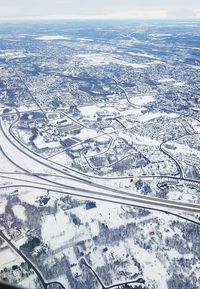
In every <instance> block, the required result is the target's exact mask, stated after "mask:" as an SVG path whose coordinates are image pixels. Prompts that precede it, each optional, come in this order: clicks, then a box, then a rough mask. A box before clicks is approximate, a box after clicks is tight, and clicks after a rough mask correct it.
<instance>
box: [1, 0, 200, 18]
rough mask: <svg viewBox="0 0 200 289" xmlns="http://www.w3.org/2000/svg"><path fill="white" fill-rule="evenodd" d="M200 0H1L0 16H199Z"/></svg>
mask: <svg viewBox="0 0 200 289" xmlns="http://www.w3.org/2000/svg"><path fill="white" fill-rule="evenodd" d="M197 11H200V1H199V0H56V1H55V0H54V1H53V0H0V18H34V17H36V18H65V17H66V18H108V17H109V16H110V17H111V18H166V17H172V18H173V17H197V16H198V15H199V12H197Z"/></svg>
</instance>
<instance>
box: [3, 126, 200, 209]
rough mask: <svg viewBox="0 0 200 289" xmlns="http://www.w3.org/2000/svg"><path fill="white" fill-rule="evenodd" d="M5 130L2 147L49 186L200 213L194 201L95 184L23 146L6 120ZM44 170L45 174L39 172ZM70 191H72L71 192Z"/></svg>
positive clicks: (9, 157) (6, 153)
mask: <svg viewBox="0 0 200 289" xmlns="http://www.w3.org/2000/svg"><path fill="white" fill-rule="evenodd" d="M0 130H1V135H2V136H1V149H2V151H3V154H4V156H5V157H7V158H8V159H9V160H10V161H11V162H12V163H13V164H14V165H15V166H16V167H18V168H19V169H20V170H22V171H24V172H25V173H30V174H32V176H33V177H35V178H36V179H40V180H42V182H45V184H48V185H49V189H51V187H52V188H54V187H55V186H57V187H59V188H60V189H65V190H67V191H68V190H69V191H70V192H72V193H73V195H77V196H79V197H80V196H81V197H86V198H94V199H97V198H98V199H100V200H106V201H113V202H118V203H121V204H128V205H133V206H141V207H148V208H149V207H150V208H157V209H161V210H162V209H164V210H168V211H171V210H178V211H185V212H193V213H200V205H199V204H192V203H183V202H178V201H171V200H166V199H159V198H154V197H149V196H143V195H138V194H134V193H130V192H128V191H122V190H118V189H115V188H112V187H107V186H104V185H101V184H98V183H95V182H94V181H93V180H91V179H89V178H87V179H86V178H83V177H78V176H77V175H73V174H72V173H68V172H66V171H64V170H63V169H60V168H59V166H57V167H56V166H55V165H52V163H51V162H49V161H48V160H45V159H43V158H41V157H40V156H38V155H36V154H33V153H32V152H31V151H29V150H27V149H25V148H24V147H22V146H21V145H20V144H19V143H18V142H17V141H16V140H15V139H14V138H13V136H12V135H11V134H10V130H9V129H6V128H5V127H4V126H3V125H2V122H1V123H0ZM38 172H39V173H41V174H38ZM68 193H69V192H68Z"/></svg>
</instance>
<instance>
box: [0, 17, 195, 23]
mask: <svg viewBox="0 0 200 289" xmlns="http://www.w3.org/2000/svg"><path fill="white" fill-rule="evenodd" d="M63 20H65V21H84V20H85V21H89V20H90V21H95V20H101V21H103V20H104V21H106V20H118V21H119V20H128V21H129V20H163V21H164V20H167V21H169V20H175V21H177V20H180V21H191V20H192V21H195V20H196V21H198V20H199V21H200V17H170V16H169V17H146V16H144V17H117V16H116V17H105V16H98V17H90V16H89V17H81V16H80V17H79V16H77V17H49V16H47V17H45V16H44V17H8V18H0V22H12V21H63Z"/></svg>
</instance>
